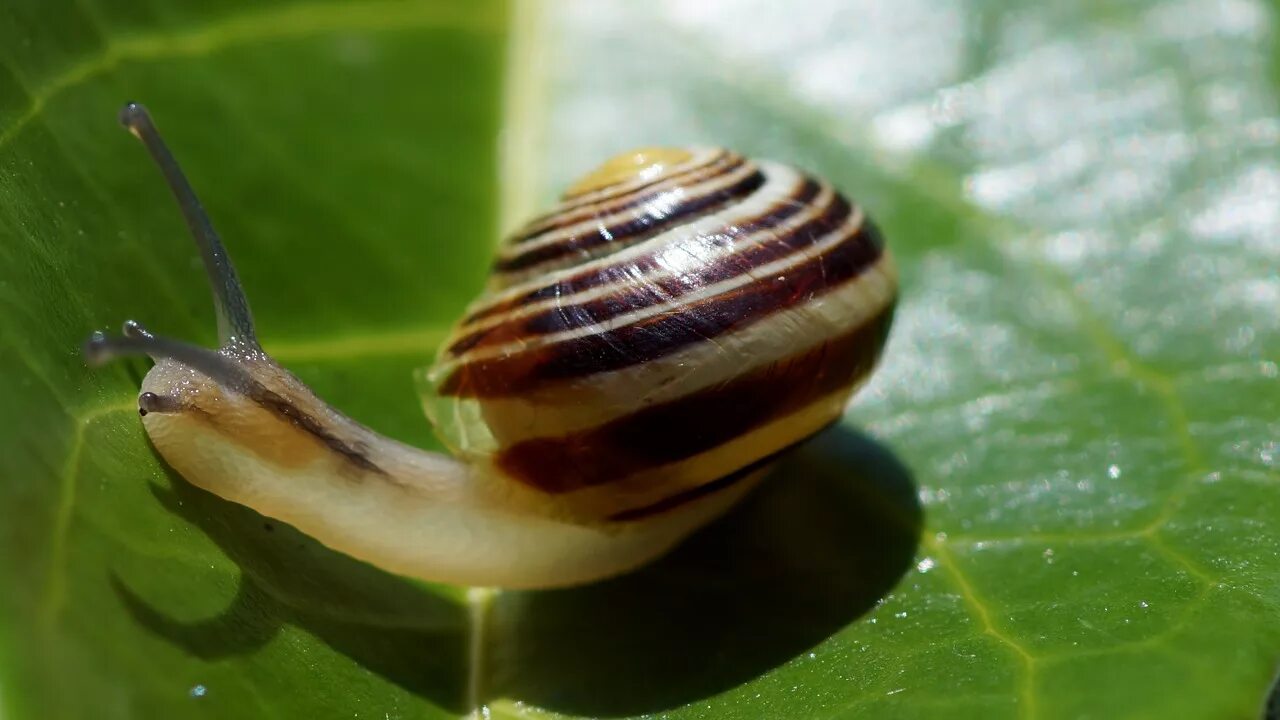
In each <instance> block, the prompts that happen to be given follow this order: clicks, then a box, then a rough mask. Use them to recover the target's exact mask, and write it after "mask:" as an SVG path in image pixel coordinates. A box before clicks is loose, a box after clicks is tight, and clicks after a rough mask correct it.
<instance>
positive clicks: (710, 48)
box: [0, 0, 1280, 720]
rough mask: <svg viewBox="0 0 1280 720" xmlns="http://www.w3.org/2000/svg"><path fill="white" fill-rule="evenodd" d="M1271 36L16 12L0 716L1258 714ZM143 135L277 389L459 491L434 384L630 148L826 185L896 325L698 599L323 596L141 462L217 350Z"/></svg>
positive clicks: (1277, 536)
mask: <svg viewBox="0 0 1280 720" xmlns="http://www.w3.org/2000/svg"><path fill="white" fill-rule="evenodd" d="M1276 22H1277V18H1276V17H1275V10H1274V7H1273V6H1270V5H1266V4H1262V3H1260V2H1251V1H1249V0H1233V1H1232V2H1228V3H1217V2H1209V1H1208V0H1179V1H1178V2H1137V3H1123V4H1120V3H1105V2H1090V3H1077V2H1068V1H1066V0H1063V1H1061V2H1058V1H1056V0H1055V1H1052V2H1044V3H1034V4H1027V3H998V2H974V3H965V4H956V3H949V2H942V1H941V0H908V1H907V2H901V3H895V4H893V5H892V6H890V5H886V4H883V3H874V2H854V3H848V2H835V1H834V0H830V1H826V0H823V1H818V2H810V3H805V4H804V8H803V11H801V10H798V9H796V7H793V6H791V5H788V4H780V3H768V2H763V1H760V2H754V1H747V2H737V3H727V2H706V3H701V2H700V3H686V2H675V1H672V2H658V3H644V4H639V3H627V2H623V1H621V0H607V1H602V0H590V1H588V0H579V1H577V2H563V3H547V4H545V5H541V6H535V5H529V4H525V3H518V4H516V5H515V6H514V7H512V8H508V7H506V6H505V5H502V4H499V3H496V2H494V3H489V2H480V3H474V2H473V3H443V2H441V3H402V2H392V1H386V0H379V1H375V2H368V3H342V2H305V3H302V4H285V5H275V4H271V3H262V4H257V5H254V6H253V7H252V8H248V7H246V6H242V5H239V4H234V3H200V4H189V5H186V4H184V5H174V4H168V5H164V6H161V5H158V4H157V5H151V4H141V5H139V4H136V3H124V2H114V3H112V2H81V3H71V2H42V3H27V4H18V5H17V6H15V7H11V8H8V9H5V10H3V11H0V262H2V263H3V264H2V265H0V268H3V269H0V303H3V305H0V308H2V309H0V333H3V348H4V352H3V353H0V371H2V372H0V391H2V393H3V397H4V398H5V399H6V410H5V412H4V413H3V414H0V424H2V426H0V430H2V431H3V432H2V433H0V472H2V473H3V474H0V504H2V506H3V507H4V508H5V510H6V513H5V514H6V522H5V523H4V524H3V526H2V527H0V538H3V544H0V572H3V576H4V578H5V579H6V584H7V585H8V586H9V587H10V588H12V589H11V590H9V591H7V592H6V593H4V594H0V612H3V614H2V615H0V709H3V710H7V711H8V712H9V714H10V715H12V716H14V717H29V716H30V717H138V716H161V715H170V716H178V717H186V716H193V717H203V716H208V717H224V716H227V715H228V714H234V715H235V716H237V717H257V716H286V717H296V716H304V715H312V716H315V717H354V716H373V717H384V716H386V717H415V718H416V717H456V716H461V715H465V714H467V713H468V712H470V711H471V710H472V708H473V705H475V704H476V703H477V702H484V703H487V705H488V710H489V712H490V714H491V716H493V717H507V718H537V717H567V718H572V717H629V716H641V715H649V714H652V715H658V716H662V717H669V718H743V719H744V720H745V719H746V718H760V717H789V718H791V717H794V718H852V717H939V716H945V717H975V718H979V717H980V718H1058V717H1062V718H1067V717H1081V716H1094V717H1185V718H1220V717H1253V716H1257V715H1258V714H1259V713H1260V712H1261V708H1262V705H1263V698H1264V697H1265V695H1266V693H1267V690H1268V687H1269V685H1270V684H1271V681H1272V679H1273V677H1274V674H1275V672H1276V666H1277V664H1278V661H1280V621H1278V620H1277V618H1278V617H1280V612H1277V611H1278V610H1280V607H1278V606H1280V589H1278V588H1280V555H1277V552H1276V548H1277V547H1280V527H1278V524H1277V523H1278V521H1277V518H1280V495H1278V494H1277V492H1276V489H1277V482H1280V467H1277V463H1278V462H1280V445H1277V438H1278V437H1280V424H1278V421H1277V418H1278V417H1280V385H1277V383H1280V379H1278V378H1277V375H1278V371H1277V365H1276V361H1277V360H1278V359H1280V339H1278V338H1280V332H1278V331H1280V314H1277V313H1276V312H1275V308H1276V307H1277V305H1278V304H1280V276H1278V275H1277V272H1276V268H1277V267H1280V243H1278V241H1277V239H1276V231H1277V229H1278V228H1280V216H1278V215H1277V212H1276V208H1278V207H1280V164H1277V160H1276V158H1277V153H1276V148H1277V145H1280V124H1277V121H1276V119H1275V118H1276V117H1277V116H1278V113H1277V109H1278V108H1277V102H1276V100H1277V82H1280V72H1277V68H1280V64H1278V63H1277V61H1276V58H1277V57H1280V53H1278V52H1277V50H1276V41H1275V32H1276V31H1275V24H1276ZM126 99H138V100H142V101H144V102H147V103H148V104H149V105H150V106H151V108H152V110H153V111H154V112H155V114H156V116H157V120H158V122H159V124H160V125H161V128H162V129H163V130H164V131H165V133H166V135H167V137H168V139H169V141H170V143H171V144H172V145H173V146H174V148H175V151H176V152H177V154H178V155H179V157H180V159H181V160H182V162H183V163H184V165H185V167H186V169H187V171H188V173H189V175H190V176H191V177H192V179H193V182H194V184H195V185H196V187H197V189H198V190H199V191H200V193H201V195H202V198H203V200H204V202H205V204H206V206H207V207H208V208H209V209H210V211H211V213H212V215H213V216H214V219H215V221H216V223H217V225H218V227H219V228H220V230H221V231H222V233H223V235H224V237H225V238H226V239H227V242H228V245H229V247H230V250H231V252H232V254H233V256H234V257H235V260H236V262H237V265H238V267H239V269H240V272H241V275H242V277H243V279H244V281H245V284H246V286H247V288H248V291H249V293H250V298H251V300H252V301H253V303H254V309H255V313H256V315H257V317H258V320H259V324H260V334H261V335H262V337H263V338H264V340H265V343H266V344H267V347H268V350H270V351H272V352H274V353H275V354H276V355H277V356H278V357H279V359H280V360H281V361H282V362H284V363H285V364H287V365H289V366H290V368H291V369H293V370H294V371H296V372H297V373H298V374H299V375H300V376H302V377H303V379H304V380H306V381H307V382H309V383H311V384H312V386H313V387H314V388H315V389H316V390H317V391H318V392H319V393H320V394H321V395H322V396H324V397H326V398H328V399H329V400H331V401H332V402H333V403H334V404H335V405H336V406H337V407H339V408H342V409H343V410H345V411H347V412H349V413H350V414H352V415H354V416H355V417H357V418H358V419H360V420H362V421H364V422H366V423H368V424H370V425H372V426H374V427H375V428H377V429H379V430H381V431H384V432H387V433H388V434H391V435H392V436H394V437H397V438H399V439H403V440H406V441H409V442H413V443H415V444H419V445H423V446H434V444H435V441H434V440H433V439H432V438H431V436H430V432H429V428H428V427H427V425H426V423H425V422H423V421H422V419H421V414H420V411H419V408H418V403H417V400H416V397H415V396H414V393H413V387H412V381H411V372H412V370H413V369H414V368H416V367H420V366H422V365H423V364H425V363H426V361H427V359H428V358H429V357H430V355H431V353H432V351H433V349H434V345H435V343H436V342H437V341H438V340H439V339H440V337H441V336H442V333H443V332H444V331H445V329H446V328H447V326H448V325H449V323H450V322H451V321H452V319H453V318H455V317H457V316H458V315H459V314H460V312H461V309H462V307H463V306H464V305H465V304H466V302H467V301H468V300H469V299H470V298H471V297H472V296H473V295H474V294H475V293H476V292H478V289H479V287H480V285H481V283H482V281H483V273H484V268H485V265H486V262H487V255H488V252H489V247H490V246H491V242H492V238H493V237H494V234H495V232H496V229H497V227H498V226H499V225H503V226H509V225H511V224H512V223H513V222H514V221H515V220H516V219H518V218H519V217H520V216H522V215H524V214H527V213H528V212H532V211H534V210H536V209H537V207H538V206H539V205H540V204H541V203H542V202H544V201H545V200H547V199H548V198H549V197H551V196H552V195H553V194H554V193H555V191H556V189H557V188H559V187H562V186H563V185H565V184H566V183H568V182H569V181H570V180H571V179H572V178H573V177H574V176H575V175H577V174H579V173H581V172H583V171H584V170H586V169H588V168H589V167H590V166H591V165H593V164H594V163H595V162H597V161H598V160H599V159H600V158H603V157H606V156H608V155H611V154H613V153H614V152H617V151H620V150H623V149H625V148H627V147H628V146H636V145H658V144H694V143H702V144H718V145H727V146H731V147H733V148H735V149H738V150H740V151H743V152H745V153H748V154H751V155H754V156H759V157H772V158H777V159H782V160H787V161H789V162H792V163H795V164H798V165H800V166H802V167H806V168H808V169H811V170H812V171H814V172H816V173H819V174H821V175H823V176H825V177H827V178H829V179H831V180H832V181H834V182H835V183H836V184H837V185H839V186H840V187H842V188H843V189H845V190H846V191H847V192H848V193H849V194H851V195H852V196H854V197H855V198H857V199H858V200H859V201H860V202H861V203H863V204H865V205H866V206H867V207H868V208H869V210H870V212H871V214H872V216H873V217H874V218H875V219H876V221H877V222H878V223H879V224H880V225H881V226H882V227H883V228H884V230H885V234H886V236H887V237H888V239H889V243H890V246H891V248H892V249H893V251H894V252H895V254H896V256H897V259H898V262H899V266H900V270H901V275H902V287H903V295H902V301H901V304H900V307H899V312H898V316H897V317H898V319H897V323H896V326H895V330H894V333H893V336H892V338H891V341H890V347H889V351H888V354H887V355H886V358H885V362H884V365H883V366H882V368H881V370H880V372H879V373H878V374H877V376H876V377H875V379H874V380H873V382H872V384H871V386H870V387H869V388H867V389H866V390H865V391H864V392H863V393H862V394H861V395H860V396H859V399H858V400H857V402H856V403H855V404H854V406H853V408H852V409H851V412H850V414H849V416H848V419H847V421H846V422H845V423H844V424H843V425H842V426H841V427H838V428H836V429H834V430H831V431H829V432H827V433H824V434H823V435H822V436H820V437H819V438H817V439H816V440H815V441H814V442H813V443H811V444H810V445H808V446H807V447H806V448H804V449H803V450H802V451H801V452H799V453H797V454H796V455H795V456H794V457H792V458H791V459H789V460H788V461H787V462H786V463H785V464H784V465H783V467H781V468H780V469H779V471H778V472H777V473H776V477H775V478H774V480H773V481H772V482H771V483H770V484H769V485H767V486H766V487H765V488H763V489H762V491H761V492H759V493H757V495H756V496H754V497H753V498H752V499H751V500H750V501H749V502H747V503H746V504H745V505H744V506H743V508H742V509H741V510H739V511H737V512H735V513H733V514H732V515H730V516H729V517H728V518H726V519H725V520H724V521H723V522H721V523H718V524H717V525H716V526H714V527H712V528H710V529H709V530H708V531H706V532H704V533H701V534H700V535H698V536H697V537H695V538H694V539H693V540H692V541H691V542H689V543H687V544H686V545H685V546H683V547H681V548H680V549H679V550H677V551H676V552H675V553H674V554H673V555H672V556H670V557H669V558H666V559H664V560H663V561H661V562H659V563H657V564H655V565H654V566H651V567H649V568H646V569H644V570H642V571H640V572H639V573H636V574H634V575H631V576H628V577H625V578H620V579H617V580H614V581H610V582H606V583H601V584H598V585H596V586H592V587H589V588H583V589H579V590H572V591H557V592H545V593H506V594H501V595H497V596H494V595H492V594H488V593H482V592H470V593H468V592H465V591H462V590H459V589H454V588H446V587H430V586H425V585H422V584H419V583H414V582H410V581H407V580H403V579H400V578H397V577H394V576H391V575H387V574H385V573H382V572H380V571H377V570H375V569H372V568H369V567H367V566H365V565H363V564H360V563H357V562H355V561H351V560H349V559H346V558H344V557H343V556H341V555H338V554H335V553H333V552H330V551H328V550H326V549H324V548H323V547H321V546H319V545H318V544H316V543H314V542H312V541H310V540H309V539H307V538H305V537H304V536H301V535H300V534H298V533H296V532H293V531H292V530H290V529H289V528H287V527H285V526H283V525H281V524H278V523H273V522H270V521H266V520H264V519H263V518H261V517H260V516H258V515H256V514H255V513H253V512H251V511H248V510H246V509H244V508H241V507H239V506H236V505H233V504H230V503H227V502H225V501H221V500H219V499H217V498H214V497H212V496H210V495H208V494H206V493H203V492H201V491H198V490H195V489H193V488H191V487H190V486H188V485H187V484H186V483H184V482H183V481H182V480H181V479H180V478H178V477H177V476H175V475H173V474H172V473H170V472H167V471H166V470H165V469H164V468H163V466H162V464H161V463H160V462H159V461H158V460H157V458H156V456H155V454H154V453H153V451H152V450H151V449H150V448H149V446H148V445H147V443H146V439H145V434H144V433H143V432H142V430H141V428H140V426H139V424H138V422H137V420H136V417H135V416H134V415H133V413H134V412H135V405H134V395H135V393H136V386H137V383H138V381H139V379H140V377H141V374H142V373H143V372H145V364H142V363H122V364H119V365H115V366H111V367H108V368H104V369H101V370H96V371H89V370H87V369H85V368H84V366H83V364H82V361H81V359H80V357H79V355H78V351H77V350H78V346H79V343H80V342H81V341H82V340H83V338H84V337H85V336H86V334H87V333H88V332H89V331H90V330H93V329H97V328H114V327H115V326H116V325H117V324H118V323H119V322H120V321H121V320H122V319H124V318H126V317H136V318H137V319H139V320H142V321H145V322H146V323H147V324H148V325H149V326H150V327H152V328H153V329H155V330H157V331H161V332H164V333H166V334H169V335H173V336H177V337H182V338H186V339H190V340H193V341H198V342H202V343H205V344H209V343H211V342H212V341H213V334H214V333H213V330H214V328H213V318H212V313H211V312H210V309H209V303H208V298H207V293H206V291H205V288H204V284H203V278H202V276H201V270H200V268H199V266H198V260H197V256H196V253H195V251H194V249H193V248H192V247H191V246H190V244H189V242H188V241H187V240H186V239H185V237H184V236H185V230H184V228H183V227H182V224H181V220H180V217H179V216H178V214H177V211H176V209H175V208H174V207H173V206H172V203H171V201H170V199H169V197H168V196H167V194H166V192H165V190H164V188H163V187H162V186H161V184H160V182H159V179H158V177H157V174H156V172H155V171H154V169H153V168H152V167H151V166H150V165H149V163H148V162H147V161H146V159H145V157H144V155H143V153H142V151H141V149H140V148H138V147H137V145H136V142H134V141H133V140H132V139H131V138H129V137H128V136H127V135H126V134H125V133H122V132H120V131H119V129H118V128H117V127H116V126H115V124H114V121H113V118H114V112H115V110H116V109H117V108H118V106H119V105H120V103H121V102H122V101H124V100H126Z"/></svg>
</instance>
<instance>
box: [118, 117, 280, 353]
mask: <svg viewBox="0 0 1280 720" xmlns="http://www.w3.org/2000/svg"><path fill="white" fill-rule="evenodd" d="M120 124H121V125H123V126H124V127H125V129H127V130H128V131H129V132H130V133H132V134H133V135H134V136H135V137H137V138H138V139H139V140H141V141H142V144H143V145H145V146H146V148H147V151H148V152H149V153H151V157H152V158H153V159H154V160H155V162H156V165H158V166H159V167H160V172H161V173H163V174H164V179H165V183H166V184H168V186H169V190H170V191H171V192H172V193H173V196H174V198H176V199H177V201H178V207H179V208H181V210H182V217H183V218H184V219H185V220H186V221H187V227H189V228H190V229H191V236H192V237H193V238H194V239H195V241H196V245H197V246H199V248H200V255H201V257H202V258H203V259H204V268H205V271H206V272H207V273H208V275H209V285H210V287H211V288H212V290H213V304H214V309H215V310H216V312H217V314H218V338H219V339H220V340H221V341H222V343H223V344H224V345H232V344H238V345H242V346H245V347H249V348H254V349H259V347H260V346H259V345H258V337H257V333H256V332H255V331H254V327H253V315H252V313H250V311H249V300H248V298H247V297H246V296H245V293H244V288H243V287H241V285H240V278H239V277H238V276H237V275H236V269H235V268H234V267H233V266H232V265H231V258H230V256H228V255H227V250H226V248H225V247H223V245H222V240H221V239H220V238H219V237H218V232H217V231H216V230H214V229H213V221H212V220H210V219H209V214H208V213H207V212H205V210H204V206H203V205H201V204H200V199H199V198H198V197H196V193H195V190H194V189H192V187H191V183H190V182H188V181H187V177H186V175H185V174H183V172H182V168H181V167H179V165H178V161H177V160H175V159H174V157H173V153H171V152H170V151H169V147H168V145H166V144H165V142H164V138H162V137H161V136H160V131H159V130H157V129H156V125H155V122H153V121H152V120H151V114H150V113H148V112H147V109H146V108H145V107H143V106H142V105H140V104H138V103H132V102H131V103H129V104H127V105H125V106H124V108H123V109H122V110H121V111H120Z"/></svg>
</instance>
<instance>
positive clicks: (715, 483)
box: [609, 420, 836, 522]
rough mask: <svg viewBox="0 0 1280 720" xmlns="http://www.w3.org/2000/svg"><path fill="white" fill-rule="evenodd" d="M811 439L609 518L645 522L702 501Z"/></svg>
mask: <svg viewBox="0 0 1280 720" xmlns="http://www.w3.org/2000/svg"><path fill="white" fill-rule="evenodd" d="M835 422H836V421H835V420H833V421H831V423H829V424H828V427H830V425H831V424H834V423H835ZM819 432H822V431H821V430H818V431H817V432H815V433H813V434H812V435H810V436H809V437H812V436H813V435H816V434H817V433H819ZM809 437H804V438H801V439H800V440H797V441H796V442H794V443H791V444H790V445H788V446H786V447H784V448H782V449H781V450H779V451H777V452H775V453H773V454H772V455H766V456H765V457H762V458H760V459H759V460H757V461H755V462H753V463H751V464H750V465H747V466H746V467H744V468H742V469H741V470H735V471H733V472H731V473H729V474H728V475H724V476H722V477H719V478H716V479H715V480H712V481H711V482H708V483H703V484H702V485H698V486H696V487H692V488H690V489H688V490H684V491H681V492H678V493H676V494H675V495H668V496H667V497H665V498H662V499H661V500H659V501H657V502H655V503H652V504H649V505H642V506H640V507H635V508H628V509H626V510H623V511H621V512H617V513H614V514H612V515H610V516H609V519H610V520H612V521H614V522H633V521H635V520H644V519H645V518H651V517H653V516H654V515H661V514H663V513H667V512H671V511H672V510H675V509H676V508H678V507H682V506H684V505H688V504H689V503H691V502H694V501H695V500H701V499H703V498H705V497H707V496H709V495H713V494H715V493H717V492H720V491H721V490H728V489H729V488H731V487H733V486H734V485H737V484H738V483H739V482H742V481H743V480H745V479H747V478H748V477H750V476H751V475H752V474H754V473H756V472H759V471H760V470H764V469H765V468H767V467H769V465H771V464H773V463H775V462H777V461H778V459H779V458H781V457H782V456H783V455H786V454H787V453H789V452H791V451H792V450H794V449H796V446H797V445H801V444H803V443H804V441H805V440H808V439H809Z"/></svg>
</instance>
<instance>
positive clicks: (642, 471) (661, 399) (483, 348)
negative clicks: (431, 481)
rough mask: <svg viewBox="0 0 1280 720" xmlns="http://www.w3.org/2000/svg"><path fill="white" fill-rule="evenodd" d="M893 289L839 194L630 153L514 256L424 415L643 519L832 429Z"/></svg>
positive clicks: (728, 160)
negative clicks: (823, 431)
mask: <svg viewBox="0 0 1280 720" xmlns="http://www.w3.org/2000/svg"><path fill="white" fill-rule="evenodd" d="M896 293H897V286H896V275H895V271H894V268H893V264H892V260H891V258H890V256H889V253H888V252H887V251H886V250H885V249H884V246H883V241H882V238H881V236H880V233H879V231H878V230H877V229H876V227H875V225H874V224H873V223H872V222H871V221H870V220H869V219H867V217H866V216H865V215H864V214H863V212H862V210H861V209H860V208H858V207H857V206H855V205H854V204H852V203H851V202H849V201H848V200H847V199H846V198H844V197H843V196H842V195H840V194H839V193H838V192H836V191H835V190H834V189H833V188H832V187H831V186H830V185H828V184H827V183H825V182H822V181H821V180H818V179H814V178H811V177H809V176H806V175H804V174H803V173H801V172H799V171H797V170H795V169H792V168H790V167H787V166H784V165H780V164H776V163H771V162H752V161H750V160H748V159H746V158H744V157H742V156H741V155H738V154H736V153H733V152H730V151H727V150H722V149H692V150H669V149H663V150H643V151H637V152H634V153H629V154H627V155H623V156H619V158H615V159H613V160H610V161H609V162H607V163H605V164H604V165H603V166H601V168H600V169H598V170H597V171H595V172H594V173H592V174H591V175H589V176H587V177H586V178H584V180H583V181H581V182H579V183H578V184H577V185H575V186H574V187H573V188H571V189H570V191H569V192H567V193H566V194H565V195H564V196H563V197H562V199H561V202H560V203H559V204H558V205H557V206H556V207H555V208H553V209H552V210H551V211H550V212H548V213H546V214H544V215H541V216H539V217H537V218H534V219H533V220H532V221H530V222H529V223H528V224H526V225H525V226H524V227H522V228H521V229H520V230H518V231H516V232H515V233H514V234H513V235H512V236H511V237H509V238H508V239H506V240H505V241H504V242H503V244H502V245H501V246H500V248H499V250H498V254H497V259H496V261H495V265H494V272H493V276H492V279H491V282H490V287H489V289H488V291H487V292H486V293H485V294H484V295H482V296H481V297H480V298H479V299H478V300H476V302H475V303H473V304H472V306H471V307H470V308H469V311H468V313H467V315H466V316H465V317H464V319H463V320H462V321H461V323H460V324H459V325H458V326H457V327H456V328H455V330H454V332H453V334H452V335H451V337H450V338H449V339H448V340H447V341H446V342H445V344H444V346H443V348H442V350H441V353H440V356H439V357H438V359H437V361H436V364H435V366H434V367H433V368H432V369H431V371H430V372H429V373H428V375H427V380H428V384H429V391H428V394H427V397H426V407H427V413H428V415H429V416H430V417H431V419H432V421H433V422H434V423H435V425H436V428H437V431H438V432H439V434H440V435H441V437H442V439H443V440H444V441H445V442H446V443H447V444H448V445H450V446H451V448H452V449H453V450H454V452H455V453H456V454H458V455H459V456H461V457H464V458H467V459H468V460H471V461H473V462H481V463H485V462H488V463H491V464H492V467H493V468H494V469H496V470H497V471H498V473H499V474H501V475H502V476H505V477H508V478H511V479H513V480H514V481H516V482H517V483H518V484H520V485H521V486H523V487H525V488H527V489H532V490H535V491H539V492H541V493H547V494H550V495H551V496H553V497H554V499H555V500H556V501H558V502H560V503H561V504H562V506H563V507H565V508H566V509H567V511H568V512H570V513H573V514H576V515H579V516H583V517H587V518H612V519H629V518H634V517H640V516H643V515H645V514H647V513H650V512H656V511H657V510H660V509H665V508H668V507H671V506H673V505H677V504H680V503H681V502H683V501H684V500H685V499H692V498H694V497H698V496H701V495H704V494H706V493H709V492H711V491H712V490H714V489H718V488H720V487H723V486H724V485H726V484H729V483H732V482H733V480H734V479H736V478H741V477H744V476H747V475H750V474H751V473H750V472H748V471H750V470H753V469H756V468H758V467H760V466H761V464H762V463H764V462H767V460H768V459H770V458H771V456H773V455H775V454H776V453H778V452H780V451H781V450H783V449H785V448H787V447H788V446H790V445H793V444H795V443H796V442H798V441H800V440H802V439H804V438H806V437H808V436H809V435H811V434H813V433H814V432H816V431H818V430H819V429H821V428H822V427H824V426H825V425H827V424H829V423H831V422H832V421H834V420H835V419H837V418H838V417H839V416H840V415H841V414H842V412H843V410H844V407H845V405H846V404H847V402H848V399H849V397H850V395H852V393H853V391H854V390H855V389H856V388H857V386H858V385H859V384H860V383H862V382H863V381H864V380H865V379H866V378H867V376H868V375H869V374H870V372H871V370H872V368H873V367H874V365H875V363H876V360H877V359H878V357H879V355H880V351H881V348H882V347H883V345H884V342H885V338H886V336H887V334H888V331H889V326H890V323H891V321H892V317H893V307H894V302H895V298H896Z"/></svg>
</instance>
